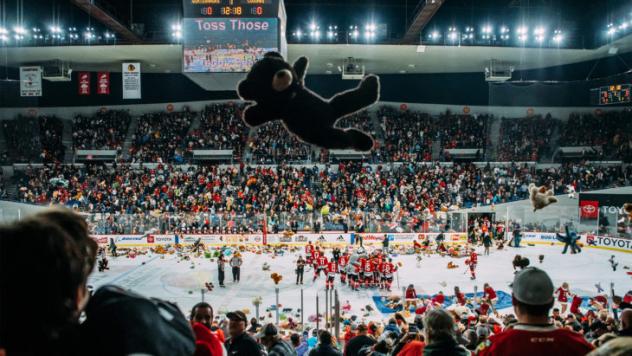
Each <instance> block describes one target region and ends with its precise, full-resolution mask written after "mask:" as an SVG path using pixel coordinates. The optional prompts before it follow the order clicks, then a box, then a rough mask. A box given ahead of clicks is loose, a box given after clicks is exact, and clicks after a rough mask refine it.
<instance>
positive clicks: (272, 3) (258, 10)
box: [183, 0, 279, 18]
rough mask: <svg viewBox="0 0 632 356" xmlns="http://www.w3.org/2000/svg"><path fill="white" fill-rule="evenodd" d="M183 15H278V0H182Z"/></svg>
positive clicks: (273, 16)
mask: <svg viewBox="0 0 632 356" xmlns="http://www.w3.org/2000/svg"><path fill="white" fill-rule="evenodd" d="M183 1H184V17H190V18H195V17H250V18H258V17H264V18H265V17H267V18H275V17H278V16H279V0H183Z"/></svg>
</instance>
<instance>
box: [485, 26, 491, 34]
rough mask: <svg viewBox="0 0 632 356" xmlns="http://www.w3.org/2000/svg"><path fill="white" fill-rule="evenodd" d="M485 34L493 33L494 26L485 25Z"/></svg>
mask: <svg viewBox="0 0 632 356" xmlns="http://www.w3.org/2000/svg"><path fill="white" fill-rule="evenodd" d="M483 33H484V34H490V33H492V26H490V25H485V26H483Z"/></svg>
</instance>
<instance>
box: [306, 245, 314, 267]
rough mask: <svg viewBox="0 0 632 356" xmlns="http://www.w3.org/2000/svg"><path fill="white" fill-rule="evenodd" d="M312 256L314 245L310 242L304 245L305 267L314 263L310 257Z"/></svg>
mask: <svg viewBox="0 0 632 356" xmlns="http://www.w3.org/2000/svg"><path fill="white" fill-rule="evenodd" d="M313 255H314V245H312V242H311V241H310V242H308V243H307V245H305V259H306V261H305V262H306V264H307V265H311V264H312V263H313V262H314V261H313V260H312V256H313Z"/></svg>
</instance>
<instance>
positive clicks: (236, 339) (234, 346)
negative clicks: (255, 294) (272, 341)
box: [225, 310, 263, 356]
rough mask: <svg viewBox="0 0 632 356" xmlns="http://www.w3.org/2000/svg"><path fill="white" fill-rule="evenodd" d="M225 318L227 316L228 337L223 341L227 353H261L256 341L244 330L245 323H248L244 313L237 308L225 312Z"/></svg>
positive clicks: (247, 355) (238, 355)
mask: <svg viewBox="0 0 632 356" xmlns="http://www.w3.org/2000/svg"><path fill="white" fill-rule="evenodd" d="M226 318H228V334H229V335H230V338H229V339H228V340H226V343H225V346H226V351H227V352H228V355H230V356H233V355H234V356H257V355H262V354H263V353H262V352H261V348H260V347H259V344H257V341H256V340H255V339H253V338H252V336H250V335H248V333H247V332H246V324H247V323H248V319H247V318H246V314H244V313H243V312H242V311H240V310H237V311H234V312H230V313H228V314H226Z"/></svg>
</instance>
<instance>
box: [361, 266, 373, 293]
mask: <svg viewBox="0 0 632 356" xmlns="http://www.w3.org/2000/svg"><path fill="white" fill-rule="evenodd" d="M362 272H363V276H362V280H363V281H364V288H369V287H372V286H373V263H371V261H366V262H365V263H364V269H363V270H362Z"/></svg>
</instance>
